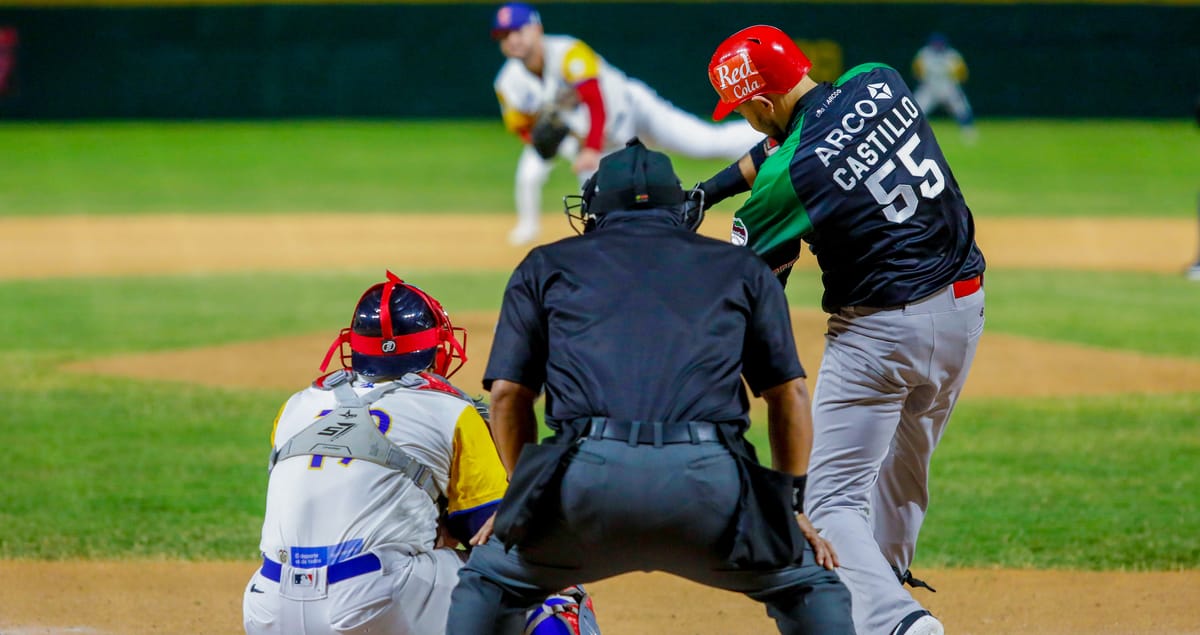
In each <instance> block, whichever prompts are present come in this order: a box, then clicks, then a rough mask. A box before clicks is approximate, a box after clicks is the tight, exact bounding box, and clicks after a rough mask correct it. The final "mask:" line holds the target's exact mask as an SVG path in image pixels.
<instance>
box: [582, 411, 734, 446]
mask: <svg viewBox="0 0 1200 635" xmlns="http://www.w3.org/2000/svg"><path fill="white" fill-rule="evenodd" d="M575 422H577V423H578V424H586V427H584V429H583V430H584V432H583V438H589V439H611V440H615V441H624V442H626V443H628V444H629V445H654V446H661V445H668V444H672V443H716V442H719V441H720V435H719V434H718V432H717V424H716V423H713V422H711V421H672V422H664V421H631V420H629V419H613V418H610V417H585V418H582V419H576V420H575Z"/></svg>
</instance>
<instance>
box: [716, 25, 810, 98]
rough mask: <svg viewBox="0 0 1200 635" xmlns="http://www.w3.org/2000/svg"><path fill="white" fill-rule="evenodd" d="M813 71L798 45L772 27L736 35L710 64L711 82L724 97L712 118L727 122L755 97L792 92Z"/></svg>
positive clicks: (718, 48) (720, 48)
mask: <svg viewBox="0 0 1200 635" xmlns="http://www.w3.org/2000/svg"><path fill="white" fill-rule="evenodd" d="M811 68H812V62H811V61H810V60H809V59H808V56H807V55H805V54H804V51H801V50H800V47H799V46H796V42H795V41H794V40H792V38H790V37H788V35H787V34H786V33H784V32H783V31H780V30H779V29H777V28H775V27H773V26H767V25H765V24H758V25H755V26H751V27H746V28H744V29H742V30H741V31H738V32H737V33H734V34H733V35H731V36H729V37H728V38H725V41H724V42H721V45H720V46H718V47H717V51H716V52H715V53H713V56H712V60H710V61H709V63H708V81H709V82H711V83H712V86H713V88H714V89H716V91H717V94H718V95H720V97H721V101H720V102H718V103H717V107H716V109H715V110H713V114H712V117H713V119H714V120H717V121H720V120H722V119H724V118H725V117H726V116H727V115H729V113H731V112H733V109H734V108H737V107H738V106H741V105H742V104H744V103H746V102H747V101H750V99H751V98H752V97H755V96H756V95H763V94H767V93H776V94H783V93H786V92H788V91H790V90H791V89H792V88H794V87H795V86H796V84H799V83H800V80H801V79H803V78H804V76H805V75H807V74H808V71H809V70H810V69H811Z"/></svg>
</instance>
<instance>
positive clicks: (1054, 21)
mask: <svg viewBox="0 0 1200 635" xmlns="http://www.w3.org/2000/svg"><path fill="white" fill-rule="evenodd" d="M493 8H494V5H492V4H484V3H469V4H439V3H425V2H419V3H413V4H388V3H369V4H332V5H330V4H274V3H268V4H253V5H233V4H220V3H215V4H196V5H180V4H175V5H168V6H137V5H121V6H109V7H96V6H55V5H53V4H44V5H36V4H35V5H26V6H14V5H4V4H0V27H5V26H8V27H13V28H15V29H16V33H17V34H18V36H19V39H18V42H17V44H16V48H15V54H14V55H13V57H12V59H13V60H14V62H15V63H14V64H13V67H12V71H11V74H10V76H9V78H8V82H7V84H6V87H5V92H4V93H3V94H0V118H4V119H81V118H275V117H372V118H375V117H384V118H391V117H404V118H426V117H480V116H485V117H486V116H493V115H494V114H495V113H496V112H497V110H496V104H495V98H494V95H493V93H492V89H491V81H492V78H493V76H494V74H495V72H496V70H497V69H498V68H499V66H500V64H501V62H502V61H503V60H502V58H501V56H500V53H499V52H498V50H497V48H496V46H495V44H494V43H493V42H492V41H491V40H490V39H489V37H488V27H489V20H490V17H491V14H492V11H493ZM539 8H540V9H541V12H542V15H543V19H544V22H545V24H546V30H547V31H548V32H550V33H568V34H571V35H575V36H577V37H580V38H582V39H584V40H585V41H587V42H589V43H590V44H592V45H593V47H594V48H595V49H596V50H597V51H599V52H600V53H601V54H602V55H604V56H605V57H606V58H607V59H608V60H609V61H610V62H611V63H613V64H615V65H616V66H618V67H620V68H622V69H623V70H625V71H626V72H627V73H629V74H630V75H633V76H635V77H639V78H641V79H643V80H645V81H646V82H647V83H648V84H650V85H651V86H653V87H654V88H656V89H657V90H658V91H659V92H660V93H661V94H662V95H663V96H665V97H666V98H668V99H670V100H671V101H673V102H675V103H676V104H678V105H680V106H682V107H683V108H685V109H687V110H690V111H692V112H696V113H706V112H710V111H711V107H712V103H713V100H714V98H715V97H714V94H713V93H712V90H711V88H710V87H709V86H708V83H707V79H706V77H705V70H706V62H707V60H708V57H709V55H710V54H711V52H712V50H713V48H714V47H715V46H716V44H717V43H718V42H719V41H720V40H721V39H722V38H723V37H724V36H726V35H728V34H729V33H731V32H733V31H734V30H736V29H738V28H740V27H742V26H746V25H749V24H754V23H760V22H765V23H770V24H775V25H777V26H780V27H781V28H783V29H784V30H786V31H788V32H789V33H791V34H792V35H793V36H794V37H796V38H797V39H798V40H800V41H801V42H802V45H803V46H805V47H806V48H808V49H809V50H810V51H811V52H812V54H813V57H814V58H815V59H816V61H817V63H818V68H817V70H816V72H817V73H820V74H822V75H825V76H833V75H836V73H837V71H838V70H840V69H841V68H848V67H850V66H853V65H855V64H857V63H860V62H865V61H878V62H885V63H888V64H891V65H893V66H896V67H897V68H898V69H900V70H901V72H902V73H904V74H905V75H906V76H911V69H910V63H911V60H912V56H913V53H914V52H915V51H916V49H917V48H918V47H919V46H920V45H921V44H922V42H923V41H924V40H925V38H926V37H927V36H928V34H929V33H930V32H931V31H935V30H936V31H941V32H944V33H946V34H947V35H948V36H949V37H950V40H951V43H952V44H954V45H955V46H956V47H957V48H958V49H959V50H960V51H962V53H963V55H964V57H965V58H966V60H967V64H968V66H969V69H970V73H971V77H970V80H969V82H968V84H967V91H968V95H969V96H970V98H971V100H972V102H973V104H974V106H975V108H976V111H977V113H978V114H979V116H981V117H1189V116H1191V113H1192V109H1193V108H1194V105H1195V103H1196V98H1197V94H1198V93H1200V5H1197V4H1195V3H1188V2H1178V3H1155V4H1150V3H1147V4H1136V5H1135V4H1117V3H1093V4H1055V3H1033V4H1023V3H1000V2H985V3H973V4H950V5H947V4H942V3H932V2H925V3H913V4H895V3H878V2H876V3H835V2H818V3H678V2H676V3H631V2H618V3H553V4H541V5H539Z"/></svg>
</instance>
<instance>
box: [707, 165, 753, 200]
mask: <svg viewBox="0 0 1200 635" xmlns="http://www.w3.org/2000/svg"><path fill="white" fill-rule="evenodd" d="M700 189H702V190H704V206H705V207H707V208H711V207H712V206H713V205H716V204H717V203H720V202H721V201H723V200H725V199H727V198H729V197H730V196H733V195H734V194H741V193H742V192H745V191H746V190H749V189H750V184H749V183H747V182H746V177H744V176H742V168H740V167H738V164H737V162H736V161H735V162H734V163H732V164H730V165H729V166H728V167H726V168H725V169H724V170H721V171H720V172H717V173H716V174H714V175H713V177H712V178H711V179H709V180H707V181H704V182H703V183H701V184H700Z"/></svg>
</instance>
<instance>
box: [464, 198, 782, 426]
mask: <svg viewBox="0 0 1200 635" xmlns="http://www.w3.org/2000/svg"><path fill="white" fill-rule="evenodd" d="M618 217H619V218H618ZM743 376H744V377H745V379H746V383H747V384H748V385H749V386H750V389H751V390H753V391H754V392H755V394H758V393H761V392H762V391H763V390H766V389H768V388H772V387H774V386H777V385H779V384H782V383H784V382H786V381H788V380H791V379H794V378H797V377H804V376H805V375H804V368H803V367H802V366H801V364H800V360H799V358H798V357H797V356H796V347H795V342H794V340H793V337H792V328H791V323H790V319H789V315H788V306H787V300H786V298H785V297H784V293H783V287H782V285H781V284H780V283H779V281H778V280H776V279H775V277H774V276H773V275H772V273H771V270H770V269H769V268H768V267H767V265H766V264H765V263H764V262H763V261H762V259H761V258H759V257H758V256H757V255H755V253H754V252H752V251H750V250H749V249H747V248H745V247H738V246H735V245H731V244H729V243H726V242H721V241H717V240H713V239H711V238H706V237H704V236H699V235H697V234H695V233H694V232H691V231H689V230H687V229H686V228H684V227H682V226H681V225H680V224H679V223H678V221H677V220H676V219H675V217H674V216H673V215H671V214H668V213H666V212H663V211H658V210H643V211H637V212H634V213H619V214H609V215H608V216H606V217H605V218H604V219H603V222H602V224H601V227H600V228H598V229H596V230H594V231H591V232H588V233H586V234H584V235H582V236H576V237H573V238H568V239H565V240H561V241H558V242H555V243H552V244H549V245H544V246H541V247H538V248H536V249H534V250H533V251H531V252H529V255H528V256H526V257H525V260H523V261H522V262H521V264H520V265H518V266H517V268H516V270H515V271H514V272H513V274H512V277H511V279H510V280H509V283H508V287H507V288H506V289H505V292H504V302H503V305H502V307H501V310H500V320H499V324H498V325H497V327H496V338H495V342H494V343H493V345H492V352H491V357H490V359H489V360H488V366H487V371H486V372H485V374H484V380H483V384H484V388H485V389H488V390H490V389H491V385H492V382H493V381H495V380H497V379H504V380H509V381H513V382H516V383H519V384H521V385H523V386H526V387H528V388H530V389H532V390H535V391H538V390H541V389H543V388H544V389H545V393H546V419H547V423H548V424H549V425H550V427H551V428H554V429H557V427H558V426H557V422H559V421H568V420H571V419H575V418H578V417H591V416H608V417H613V418H618V419H633V420H642V421H666V422H672V421H689V420H692V421H742V422H744V423H746V422H748V421H749V419H748V409H749V402H748V399H747V397H746V392H745V389H744V387H743V384H742V379H741V378H742V377H743Z"/></svg>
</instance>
